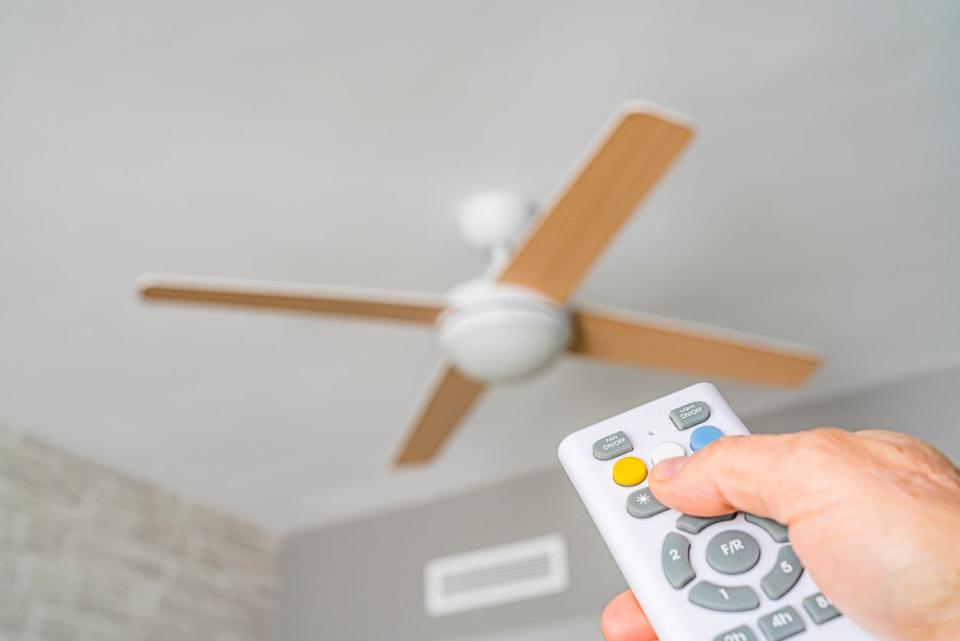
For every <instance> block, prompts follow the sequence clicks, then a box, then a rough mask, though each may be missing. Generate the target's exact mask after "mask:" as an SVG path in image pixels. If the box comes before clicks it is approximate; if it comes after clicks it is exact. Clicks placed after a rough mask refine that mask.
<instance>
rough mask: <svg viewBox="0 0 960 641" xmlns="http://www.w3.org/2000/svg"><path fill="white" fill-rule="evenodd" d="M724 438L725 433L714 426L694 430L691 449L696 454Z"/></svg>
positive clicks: (691, 437) (691, 436)
mask: <svg viewBox="0 0 960 641" xmlns="http://www.w3.org/2000/svg"><path fill="white" fill-rule="evenodd" d="M722 436H723V432H721V431H720V428H717V427H714V426H713V425H704V426H703V427H698V428H697V429H695V430H693V434H691V435H690V449H691V450H693V451H694V452H696V451H697V450H702V449H703V448H705V447H706V446H708V445H710V444H711V443H713V442H714V441H715V440H717V439H718V438H720V437H722Z"/></svg>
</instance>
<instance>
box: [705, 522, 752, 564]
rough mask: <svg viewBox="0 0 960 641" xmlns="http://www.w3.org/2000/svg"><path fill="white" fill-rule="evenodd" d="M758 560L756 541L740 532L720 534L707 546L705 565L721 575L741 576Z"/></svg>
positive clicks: (728, 531)
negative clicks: (708, 565) (707, 564)
mask: <svg viewBox="0 0 960 641" xmlns="http://www.w3.org/2000/svg"><path fill="white" fill-rule="evenodd" d="M759 560H760V545H759V544H758V543H757V540H756V539H755V538H753V537H752V536H750V535H749V534H747V533H746V532H741V531H740V530H727V531H726V532H721V533H720V534H718V535H716V536H715V537H713V538H712V539H710V543H708V544H707V563H709V564H710V567H712V568H713V569H714V570H716V571H717V572H722V573H723V574H743V573H744V572H746V571H747V570H749V569H750V568H752V567H753V566H755V565H756V564H757V561H759Z"/></svg>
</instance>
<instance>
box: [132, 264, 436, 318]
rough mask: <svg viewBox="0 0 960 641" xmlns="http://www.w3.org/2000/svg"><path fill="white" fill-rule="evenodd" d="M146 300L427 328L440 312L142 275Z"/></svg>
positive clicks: (416, 303)
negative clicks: (365, 319)
mask: <svg viewBox="0 0 960 641" xmlns="http://www.w3.org/2000/svg"><path fill="white" fill-rule="evenodd" d="M137 285H138V288H139V290H140V295H141V296H143V298H145V299H147V300H169V301H179V302H188V303H210V304H215V305H236V306H241V307H262V308H267V309H284V310H290V311H298V312H313V313H321V314H343V315H348V316H365V317H368V318H383V319H390V320H401V321H413V322H418V323H433V321H434V320H436V318H437V316H438V315H439V314H440V312H441V311H443V307H444V302H443V299H442V298H440V297H434V296H429V295H423V294H406V293H404V294H397V293H394V292H378V291H372V290H358V289H349V288H343V289H335V288H329V287H317V286H315V285H304V284H298V283H271V282H265V281H256V280H234V279H223V278H205V277H198V276H173V275H162V274H145V275H143V276H141V277H140V279H139V280H138V281H137Z"/></svg>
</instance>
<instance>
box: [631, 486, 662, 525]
mask: <svg viewBox="0 0 960 641" xmlns="http://www.w3.org/2000/svg"><path fill="white" fill-rule="evenodd" d="M669 509H670V508H668V507H667V506H666V505H664V504H663V503H661V502H660V501H658V500H657V497H655V496H654V495H653V492H651V491H650V488H649V487H645V488H643V489H642V490H637V491H636V492H632V493H631V494H630V496H628V497H627V512H629V513H630V516H633V517H636V518H638V519H648V518H650V517H651V516H653V515H655V514H660V513H661V512H666V511H667V510H669Z"/></svg>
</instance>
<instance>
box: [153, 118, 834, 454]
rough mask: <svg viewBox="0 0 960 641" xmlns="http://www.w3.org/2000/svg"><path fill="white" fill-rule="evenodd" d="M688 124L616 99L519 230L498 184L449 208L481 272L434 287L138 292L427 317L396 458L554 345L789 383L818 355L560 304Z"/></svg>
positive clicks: (515, 204) (163, 280)
mask: <svg viewBox="0 0 960 641" xmlns="http://www.w3.org/2000/svg"><path fill="white" fill-rule="evenodd" d="M692 134H693V131H692V127H691V125H690V123H689V121H688V120H687V119H686V118H684V117H683V116H680V115H678V114H675V113H672V112H670V111H668V110H666V109H664V108H662V107H658V106H656V105H653V104H650V103H646V102H629V103H626V104H625V105H623V106H622V107H621V109H620V111H619V112H618V113H617V114H616V116H615V117H614V118H613V120H612V121H611V123H610V124H609V125H608V127H607V128H606V129H605V130H604V131H603V132H601V135H600V136H599V137H598V138H597V139H596V141H595V142H594V144H593V145H592V146H591V148H590V150H589V151H588V153H587V154H586V157H585V159H584V161H583V162H582V164H581V165H579V167H578V168H577V169H576V171H575V172H574V173H573V174H572V177H571V178H570V179H569V181H568V182H567V183H566V184H565V185H564V186H563V187H562V188H561V189H560V190H559V191H558V192H557V194H556V195H555V197H554V198H553V200H552V201H551V202H550V203H549V204H548V205H547V206H545V207H543V208H542V211H541V213H540V215H539V217H538V220H537V221H536V223H535V225H533V228H532V229H531V230H530V232H529V233H528V234H527V235H526V236H525V238H523V240H522V241H521V242H519V243H518V244H517V245H516V247H515V248H514V239H515V238H516V237H517V236H518V233H519V232H520V230H521V229H522V228H523V227H524V226H525V224H526V222H527V219H528V218H529V216H530V215H531V214H532V212H533V209H532V207H530V206H529V204H528V203H527V201H525V200H524V199H523V198H520V197H518V196H515V195H512V194H506V193H487V194H481V195H479V196H477V197H475V198H473V199H471V200H469V201H468V202H467V203H465V205H464V207H463V208H462V210H461V215H460V225H461V231H462V232H463V235H464V236H465V238H466V240H467V241H468V242H469V243H470V244H472V245H475V246H480V247H483V248H486V249H488V250H489V251H490V254H491V265H490V269H489V270H488V273H487V274H486V275H485V276H484V277H482V278H480V279H477V280H471V281H468V282H466V283H464V284H462V285H460V286H458V287H456V288H454V289H453V290H452V291H451V292H449V293H448V294H447V296H446V297H437V296H429V295H420V294H407V293H394V292H376V291H366V290H354V289H331V288H326V287H317V286H314V285H302V284H288V283H270V282H262V281H247V280H225V279H219V278H204V277H190V276H167V275H159V274H145V275H144V276H142V277H141V278H140V280H139V289H140V292H141V295H142V296H143V297H144V298H145V299H148V300H169V301H178V302H190V303H213V304H219V305H232V306H241V307H260V308H269V309H281V310H290V311H297V312H309V313H317V314H340V315H349V316H357V317H367V318H375V319H381V320H394V321H405V322H412V323H421V324H424V325H433V326H434V327H435V329H436V331H437V334H438V336H439V341H440V345H441V347H442V348H443V351H444V353H445V355H446V356H447V358H448V359H449V362H448V363H444V364H441V366H440V369H439V372H438V373H437V375H436V378H435V380H434V381H433V382H432V384H431V386H430V388H429V389H428V391H427V394H426V398H425V400H424V402H423V404H422V405H421V407H420V408H419V410H418V414H417V417H416V419H415V420H414V422H413V426H412V429H411V431H410V433H409V434H408V436H407V438H406V441H405V443H404V445H403V447H402V448H401V450H400V452H399V454H398V455H397V457H396V459H395V462H396V463H397V464H398V465H403V464H410V463H422V462H425V461H428V460H430V459H431V458H433V457H434V456H435V455H436V454H437V452H438V451H439V449H440V447H441V446H442V445H443V444H444V442H445V441H446V440H447V439H448V438H449V436H450V434H451V433H452V432H453V430H454V428H455V427H456V426H457V424H458V423H459V422H460V421H461V420H462V419H463V418H464V417H465V415H466V414H467V413H468V412H469V411H470V409H471V407H472V406H473V404H474V403H475V402H476V401H477V399H478V397H479V396H480V394H481V392H483V390H484V388H485V387H486V386H487V384H490V383H499V382H503V381H508V380H511V379H517V378H522V377H527V376H530V375H532V374H535V373H536V372H539V371H540V370H542V369H543V368H544V367H546V366H547V365H549V364H550V363H551V362H552V361H554V360H555V359H556V358H557V357H558V356H559V355H560V354H562V353H563V352H564V351H569V352H571V353H573V354H577V355H581V356H588V357H592V358H599V359H602V360H608V361H615V362H620V363H627V364H632V365H638V366H644V367H658V368H665V369H671V370H679V371H684V372H689V373H694V374H698V375H711V376H714V375H715V376H720V377H727V378H732V379H738V380H742V381H747V382H752V383H760V384H770V385H781V386H792V385H799V384H801V383H803V382H804V381H805V380H806V379H807V378H809V376H810V375H811V374H812V373H813V372H814V370H815V369H816V368H817V366H818V365H819V363H820V359H819V357H818V356H817V354H816V352H815V351H813V350H810V349H807V348H800V347H788V346H784V345H782V344H774V343H771V342H769V341H764V340H761V339H759V338H756V337H748V336H744V335H732V334H730V333H729V332H722V331H720V330H711V329H708V328H704V327H701V326H694V325H691V324H689V323H684V322H680V321H673V320H670V319H663V318H657V317H652V316H647V315H640V314H636V313H628V312H614V311H603V310H592V309H588V308H583V307H579V306H577V307H568V306H567V305H566V301H567V299H568V298H569V297H570V295H571V294H572V293H573V291H574V289H575V288H576V287H577V285H578V284H579V283H580V281H581V279H582V278H583V277H584V276H585V275H586V274H587V272H588V270H589V269H590V267H591V265H592V264H593V262H594V261H595V260H596V259H597V257H598V256H599V255H600V253H601V252H602V251H603V250H604V248H605V247H606V246H607V244H608V243H609V241H610V240H611V239H612V238H613V237H614V236H615V235H616V234H617V232H618V230H619V229H620V227H621V225H622V224H623V223H624V222H625V221H626V220H627V218H629V217H630V215H631V214H632V213H633V211H634V210H635V209H636V208H637V206H638V205H639V204H640V203H641V201H642V200H643V199H644V197H645V196H646V195H647V194H648V193H649V192H650V191H651V190H652V189H653V187H654V186H655V185H656V184H657V182H658V181H659V180H660V178H661V177H662V176H663V175H664V173H665V172H666V170H667V169H668V168H669V166H670V165H671V164H672V162H673V161H674V159H675V158H676V157H677V156H678V155H679V153H680V152H681V151H682V150H683V148H684V147H685V146H686V144H687V143H688V142H689V140H690V138H691V137H692Z"/></svg>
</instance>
